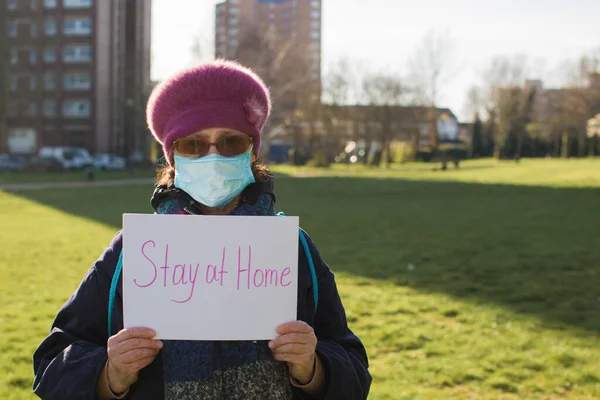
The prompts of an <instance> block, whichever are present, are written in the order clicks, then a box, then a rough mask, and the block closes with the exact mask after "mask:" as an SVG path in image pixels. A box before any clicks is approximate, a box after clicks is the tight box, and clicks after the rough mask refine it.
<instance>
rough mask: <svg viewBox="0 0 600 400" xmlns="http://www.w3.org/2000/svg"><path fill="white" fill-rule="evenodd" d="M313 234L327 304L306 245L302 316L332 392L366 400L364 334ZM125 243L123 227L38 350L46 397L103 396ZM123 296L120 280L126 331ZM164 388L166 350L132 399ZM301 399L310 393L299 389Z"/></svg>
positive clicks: (38, 384)
mask: <svg viewBox="0 0 600 400" xmlns="http://www.w3.org/2000/svg"><path fill="white" fill-rule="evenodd" d="M307 239H308V245H309V248H310V251H311V254H312V257H313V261H314V264H315V270H316V273H317V279H318V287H319V289H318V290H319V304H318V309H317V312H316V313H315V311H314V300H313V292H312V283H311V278H310V273H309V267H308V260H307V258H306V255H305V254H304V252H303V251H299V252H298V254H299V259H298V267H299V272H298V319H299V320H302V321H305V322H307V323H308V324H310V325H311V326H312V327H313V328H314V329H315V333H316V335H317V338H318V344H317V354H318V355H319V357H320V358H321V360H322V361H323V366H324V369H325V373H326V385H327V395H326V397H325V398H326V399H343V400H354V399H356V400H358V399H366V398H367V394H368V392H369V388H370V385H371V376H370V374H369V371H368V360H367V354H366V352H365V349H364V347H363V345H362V343H361V342H360V340H359V339H358V338H357V337H356V336H355V335H354V334H353V333H352V332H351V331H350V329H348V326H347V323H346V313H345V311H344V308H343V306H342V303H341V301H340V297H339V295H338V291H337V287H336V284H335V280H334V276H333V273H332V272H331V271H330V270H329V268H328V267H327V265H326V264H325V262H324V261H323V260H322V258H321V257H320V255H319V252H318V250H317V248H316V246H315V244H314V243H313V242H312V240H310V238H309V237H308V235H307ZM299 246H300V244H299ZM121 248H122V233H121V232H119V233H118V234H117V236H116V237H115V238H114V239H113V241H112V243H111V244H110V245H109V247H108V248H107V249H106V251H105V252H104V254H103V255H102V256H101V257H100V258H99V259H98V261H96V262H95V263H94V265H92V267H91V268H90V270H89V271H88V272H87V274H86V276H85V277H84V279H83V281H82V282H81V284H80V285H79V288H78V289H77V291H76V292H75V293H74V294H73V295H72V296H71V297H70V298H69V300H68V301H67V302H66V303H65V304H64V306H63V307H62V308H61V309H60V311H59V313H58V315H57V316H56V319H55V321H54V323H53V325H52V331H51V332H50V334H49V335H48V337H46V338H45V339H44V341H43V342H42V343H41V345H40V346H39V347H38V349H37V350H36V352H35V354H34V355H33V368H34V372H35V381H34V384H33V390H34V392H35V393H36V394H37V395H38V396H39V397H41V398H42V399H46V400H75V399H81V400H83V399H86V400H92V399H95V398H96V397H95V392H96V383H97V381H98V376H99V374H100V372H101V371H102V368H103V367H104V364H105V363H106V360H107V352H106V343H107V340H108V333H107V331H108V326H107V325H108V324H107V318H108V296H109V289H110V284H111V280H112V276H113V274H114V271H115V268H116V265H117V260H118V257H119V253H120V252H121ZM299 248H300V249H301V248H302V247H299ZM121 296H122V286H121V281H120V280H119V286H118V289H117V295H116V297H115V308H114V310H113V321H112V325H113V332H118V331H119V330H121V329H123V307H122V297H121ZM163 393H164V387H163V377H162V359H161V356H160V353H159V356H158V357H157V358H156V359H155V361H154V362H153V363H152V364H150V365H149V366H148V367H146V368H144V369H143V370H142V371H140V375H139V379H138V381H137V382H136V383H135V384H134V385H133V386H132V387H131V390H130V392H129V395H128V396H127V399H133V400H138V399H139V400H142V399H143V400H151V399H163V398H164V395H163ZM294 398H295V399H304V398H310V397H309V396H308V395H307V394H305V393H304V392H301V391H300V390H299V389H294Z"/></svg>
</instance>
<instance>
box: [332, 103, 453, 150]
mask: <svg viewBox="0 0 600 400" xmlns="http://www.w3.org/2000/svg"><path fill="white" fill-rule="evenodd" d="M385 108H389V114H385V115H384V114H383V111H384V109H385ZM327 109H328V112H329V115H331V116H332V117H333V119H334V120H335V124H334V128H333V129H336V130H337V133H338V135H340V136H341V137H344V136H345V137H347V138H348V139H349V140H355V139H356V138H358V137H364V136H365V135H367V134H369V132H371V133H373V132H375V133H376V132H379V131H381V130H382V129H384V126H383V125H384V124H385V123H387V122H386V119H387V118H386V117H389V127H390V131H391V139H392V140H399V141H412V140H415V139H417V138H418V140H419V144H420V145H423V146H426V145H429V143H430V137H431V132H432V129H436V130H437V134H438V137H439V139H440V141H455V140H458V139H459V135H460V123H459V122H458V118H457V117H456V115H454V113H453V112H452V111H451V110H450V109H448V108H435V109H434V110H433V117H434V121H435V124H433V123H432V122H433V121H432V118H431V116H432V109H431V108H429V107H421V106H365V105H353V106H327Z"/></svg>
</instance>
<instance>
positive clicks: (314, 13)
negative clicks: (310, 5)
mask: <svg viewBox="0 0 600 400" xmlns="http://www.w3.org/2000/svg"><path fill="white" fill-rule="evenodd" d="M310 16H311V17H313V18H319V17H321V11H319V10H312V11H311V13H310Z"/></svg>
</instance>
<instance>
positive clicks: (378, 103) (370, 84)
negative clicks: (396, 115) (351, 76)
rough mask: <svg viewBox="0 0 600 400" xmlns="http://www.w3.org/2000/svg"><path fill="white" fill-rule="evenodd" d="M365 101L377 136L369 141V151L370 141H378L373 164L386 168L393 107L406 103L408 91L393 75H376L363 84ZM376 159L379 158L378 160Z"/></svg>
mask: <svg viewBox="0 0 600 400" xmlns="http://www.w3.org/2000/svg"><path fill="white" fill-rule="evenodd" d="M363 90H364V94H365V99H366V100H367V103H368V105H369V107H368V109H369V110H370V115H369V118H368V120H369V122H377V125H378V126H377V127H376V130H377V134H376V136H374V137H373V136H372V137H370V138H369V139H371V140H370V144H369V149H370V148H371V146H372V143H373V141H372V139H375V138H376V139H378V142H379V146H380V148H379V151H378V153H376V154H379V157H376V159H375V160H374V162H373V164H379V163H385V164H386V165H387V166H388V167H389V166H390V162H391V154H390V144H391V140H392V136H393V112H394V110H393V107H394V106H399V105H402V104H404V103H405V102H406V99H407V94H408V90H407V88H405V86H404V85H403V83H402V81H401V79H400V78H399V77H398V76H397V75H395V74H385V73H376V74H373V75H370V76H367V77H366V78H365V80H364V82H363ZM377 158H380V159H379V160H378V159H377Z"/></svg>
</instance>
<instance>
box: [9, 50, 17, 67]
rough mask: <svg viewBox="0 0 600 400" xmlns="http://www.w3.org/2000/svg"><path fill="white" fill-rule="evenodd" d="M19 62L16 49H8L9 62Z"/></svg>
mask: <svg viewBox="0 0 600 400" xmlns="http://www.w3.org/2000/svg"><path fill="white" fill-rule="evenodd" d="M18 62H19V52H18V51H17V49H10V63H11V64H17V63H18Z"/></svg>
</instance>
